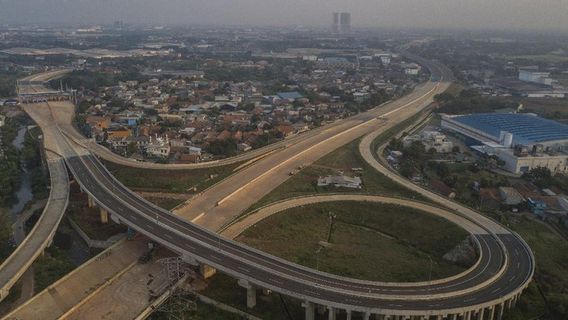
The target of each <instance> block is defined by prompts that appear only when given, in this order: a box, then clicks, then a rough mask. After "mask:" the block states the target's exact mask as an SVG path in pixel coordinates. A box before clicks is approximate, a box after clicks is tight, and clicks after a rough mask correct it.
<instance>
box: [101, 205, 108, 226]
mask: <svg viewBox="0 0 568 320" xmlns="http://www.w3.org/2000/svg"><path fill="white" fill-rule="evenodd" d="M101 223H103V224H106V223H108V211H107V210H106V209H103V208H101Z"/></svg>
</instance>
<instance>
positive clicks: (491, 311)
mask: <svg viewBox="0 0 568 320" xmlns="http://www.w3.org/2000/svg"><path fill="white" fill-rule="evenodd" d="M494 317H495V306H491V307H489V317H488V320H493V318H494Z"/></svg>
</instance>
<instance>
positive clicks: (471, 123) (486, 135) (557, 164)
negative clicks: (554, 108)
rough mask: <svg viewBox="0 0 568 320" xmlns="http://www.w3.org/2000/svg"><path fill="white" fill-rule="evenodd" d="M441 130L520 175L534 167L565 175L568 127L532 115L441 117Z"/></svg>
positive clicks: (488, 114) (566, 168) (567, 165)
mask: <svg viewBox="0 0 568 320" xmlns="http://www.w3.org/2000/svg"><path fill="white" fill-rule="evenodd" d="M442 128H443V129H444V130H448V131H451V132H454V133H458V134H459V135H462V136H464V137H465V141H466V144H468V145H469V146H470V147H471V148H472V149H474V150H476V151H479V152H482V153H485V154H488V155H495V156H497V157H498V158H499V159H500V160H502V161H503V162H504V165H503V169H505V170H507V171H509V172H512V173H516V174H520V173H524V172H527V171H529V170H531V169H533V168H536V167H546V168H548V169H550V171H552V172H562V173H566V172H568V125H565V124H562V123H559V122H556V121H552V120H548V119H544V118H540V117H538V116H537V115H534V114H498V113H486V114H470V115H460V116H450V115H442Z"/></svg>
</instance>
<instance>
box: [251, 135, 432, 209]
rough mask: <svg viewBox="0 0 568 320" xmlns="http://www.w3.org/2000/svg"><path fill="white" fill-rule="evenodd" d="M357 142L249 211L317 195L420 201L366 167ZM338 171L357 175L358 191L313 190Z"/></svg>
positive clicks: (299, 174)
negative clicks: (340, 194) (363, 195)
mask: <svg viewBox="0 0 568 320" xmlns="http://www.w3.org/2000/svg"><path fill="white" fill-rule="evenodd" d="M360 141H361V140H360V139H358V140H355V141H353V142H351V143H348V144H346V145H344V146H342V147H340V148H339V149H337V150H335V151H333V152H331V153H330V154H328V155H326V156H325V157H323V158H321V159H320V160H318V161H317V162H315V163H314V164H313V165H311V166H308V167H307V168H305V169H303V170H301V171H300V172H299V173H297V174H296V175H295V176H293V177H291V178H290V179H288V180H287V181H286V182H285V183H283V184H281V185H280V186H278V187H277V188H276V189H274V190H273V191H272V192H270V193H269V194H267V195H266V196H264V197H263V198H262V199H260V200H259V201H258V202H257V203H255V204H254V205H253V206H252V207H251V209H250V210H254V209H257V208H259V207H262V206H264V205H267V204H270V203H272V202H274V201H278V200H282V199H287V198H291V197H297V196H304V195H309V194H317V193H335V192H342V193H368V194H381V195H391V196H398V197H407V198H415V199H422V197H421V196H420V195H419V194H417V193H414V192H412V191H410V190H408V189H406V188H405V187H403V186H400V185H399V184H397V183H395V182H393V181H392V180H390V179H389V178H387V177H385V176H384V175H382V174H380V173H378V172H377V171H376V170H374V169H373V168H372V167H371V166H369V165H368V164H367V162H366V161H365V160H363V158H362V157H361V155H360V154H359V143H360ZM353 168H362V169H363V171H362V172H359V173H356V172H353V170H352V169H353ZM338 171H341V172H343V173H344V174H346V175H349V176H355V175H360V176H361V179H362V181H363V187H362V189H346V188H335V187H318V186H317V179H318V177H321V176H325V175H329V174H337V173H338Z"/></svg>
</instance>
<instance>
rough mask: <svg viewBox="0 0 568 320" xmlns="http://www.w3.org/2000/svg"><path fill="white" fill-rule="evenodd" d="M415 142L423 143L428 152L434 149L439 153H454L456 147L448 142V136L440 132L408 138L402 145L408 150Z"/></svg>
mask: <svg viewBox="0 0 568 320" xmlns="http://www.w3.org/2000/svg"><path fill="white" fill-rule="evenodd" d="M415 141H420V142H422V144H423V145H424V147H425V148H426V151H428V150H431V149H434V150H436V152H437V153H449V152H452V148H453V147H454V144H453V143H452V142H451V141H450V140H448V138H447V137H446V135H445V134H443V133H441V132H438V131H422V132H421V133H420V134H416V135H411V136H406V137H405V138H404V139H403V140H402V143H403V145H404V147H405V148H407V147H409V146H410V145H411V144H412V143H413V142H415Z"/></svg>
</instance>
